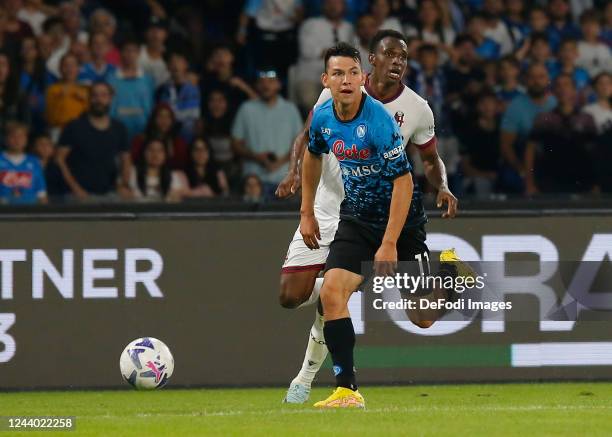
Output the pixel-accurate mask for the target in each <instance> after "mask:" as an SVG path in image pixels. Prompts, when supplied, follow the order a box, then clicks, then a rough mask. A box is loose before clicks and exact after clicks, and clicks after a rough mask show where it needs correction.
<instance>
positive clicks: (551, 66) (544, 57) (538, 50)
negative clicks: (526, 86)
mask: <svg viewBox="0 0 612 437" xmlns="http://www.w3.org/2000/svg"><path fill="white" fill-rule="evenodd" d="M530 40H531V44H530V48H529V59H528V60H527V61H526V62H525V67H527V66H529V65H531V64H544V65H545V66H546V71H547V72H548V75H549V76H550V75H551V74H553V73H554V71H555V68H556V66H557V60H556V59H555V58H554V57H553V55H552V52H551V50H550V43H549V42H548V38H547V37H546V35H544V34H543V33H535V34H533V35H532V36H531V38H530Z"/></svg>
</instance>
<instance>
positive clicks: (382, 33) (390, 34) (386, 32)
mask: <svg viewBox="0 0 612 437" xmlns="http://www.w3.org/2000/svg"><path fill="white" fill-rule="evenodd" d="M385 38H395V39H397V40H400V41H404V43H406V46H407V45H408V41H407V40H406V37H405V36H404V34H403V33H401V32H398V31H397V30H392V29H382V30H379V31H378V32H376V35H374V38H372V41H370V53H374V52H375V51H376V48H377V47H378V44H380V42H381V41H382V40H383V39H385Z"/></svg>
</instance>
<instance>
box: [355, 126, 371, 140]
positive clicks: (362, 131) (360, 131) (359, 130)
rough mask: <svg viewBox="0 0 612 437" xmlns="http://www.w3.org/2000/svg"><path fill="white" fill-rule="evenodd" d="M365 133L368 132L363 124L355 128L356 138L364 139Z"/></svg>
mask: <svg viewBox="0 0 612 437" xmlns="http://www.w3.org/2000/svg"><path fill="white" fill-rule="evenodd" d="M367 131H368V128H367V127H366V125H365V124H360V125H359V126H357V129H356V132H355V133H356V134H357V138H363V137H365V135H366V132H367Z"/></svg>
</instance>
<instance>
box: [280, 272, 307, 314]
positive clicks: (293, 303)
mask: <svg viewBox="0 0 612 437" xmlns="http://www.w3.org/2000/svg"><path fill="white" fill-rule="evenodd" d="M303 302H304V299H303V298H302V293H296V292H295V284H293V283H292V282H291V280H290V279H288V278H286V277H285V276H281V281H280V294H279V296H278V303H280V306H282V307H283V308H288V309H293V308H297V307H298V306H300V305H301V304H302V303H303Z"/></svg>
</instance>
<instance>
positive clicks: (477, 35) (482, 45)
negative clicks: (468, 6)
mask: <svg viewBox="0 0 612 437" xmlns="http://www.w3.org/2000/svg"><path fill="white" fill-rule="evenodd" d="M486 30H487V20H486V16H485V15H484V14H478V13H476V14H474V15H472V16H471V17H470V18H469V19H468V24H467V31H468V33H469V35H470V36H471V37H472V38H473V39H474V41H475V42H476V53H477V54H478V56H480V57H481V58H482V59H499V56H500V53H501V46H500V45H499V43H497V42H496V41H494V40H493V39H491V38H489V37H488V36H485V34H486Z"/></svg>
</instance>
